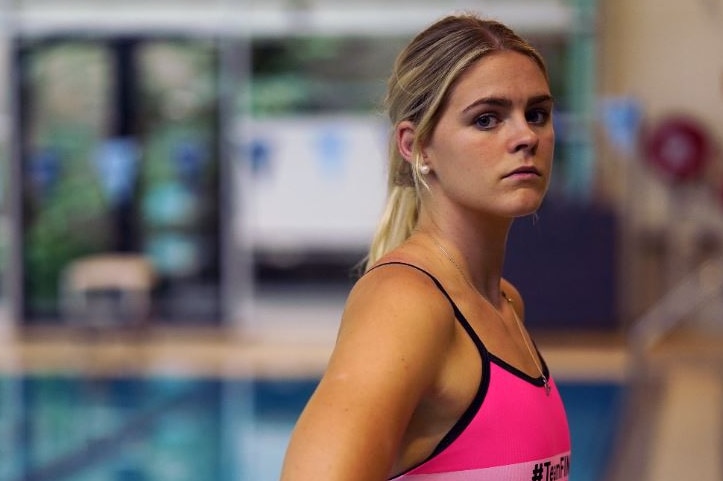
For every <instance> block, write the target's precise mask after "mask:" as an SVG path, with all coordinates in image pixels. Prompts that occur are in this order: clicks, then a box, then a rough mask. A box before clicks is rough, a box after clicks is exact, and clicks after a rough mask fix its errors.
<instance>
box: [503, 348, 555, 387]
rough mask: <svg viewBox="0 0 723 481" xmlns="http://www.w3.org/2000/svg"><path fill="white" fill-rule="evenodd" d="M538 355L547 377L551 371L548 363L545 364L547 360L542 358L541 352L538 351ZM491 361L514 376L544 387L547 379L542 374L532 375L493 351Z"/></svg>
mask: <svg viewBox="0 0 723 481" xmlns="http://www.w3.org/2000/svg"><path fill="white" fill-rule="evenodd" d="M537 357H538V359H539V360H540V362H542V372H543V373H544V374H545V377H546V378H549V377H550V373H549V372H548V370H547V365H546V364H545V361H544V360H543V359H542V356H540V354H539V353H537ZM490 361H492V362H494V363H495V364H497V365H498V366H499V367H500V368H502V369H504V370H505V371H507V372H509V373H510V374H512V375H513V376H516V377H518V378H520V379H522V380H523V381H526V382H529V383H530V384H532V385H534V386H538V387H543V386H544V385H545V379H544V378H543V377H542V376H537V377H534V376H530V375H529V374H527V373H526V372H524V371H521V370H520V369H517V368H516V367H515V366H513V365H512V364H509V363H508V362H507V361H505V360H504V359H501V358H499V357H497V356H495V355H494V354H492V353H490Z"/></svg>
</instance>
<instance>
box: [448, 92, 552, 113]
mask: <svg viewBox="0 0 723 481" xmlns="http://www.w3.org/2000/svg"><path fill="white" fill-rule="evenodd" d="M545 102H554V99H553V98H552V95H550V94H542V95H535V96H534V97H530V99H529V100H528V101H527V105H537V104H541V103H545ZM480 105H491V106H496V107H505V108H510V107H512V101H511V100H510V99H508V98H505V97H483V98H481V99H477V100H475V101H474V102H472V103H471V104H470V105H468V106H467V107H465V108H464V110H462V112H463V113H466V112H468V111H470V110H472V109H474V108H476V107H478V106H480Z"/></svg>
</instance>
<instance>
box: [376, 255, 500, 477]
mask: <svg viewBox="0 0 723 481" xmlns="http://www.w3.org/2000/svg"><path fill="white" fill-rule="evenodd" d="M394 264H397V265H403V266H408V267H412V268H414V269H417V270H418V271H420V272H422V273H424V274H426V275H427V276H428V277H429V278H430V279H431V280H432V282H434V284H435V285H436V286H437V288H438V289H439V290H440V291H441V292H442V294H444V296H445V297H446V298H447V300H448V301H449V304H450V305H451V306H452V310H453V311H454V317H455V319H457V321H458V322H459V323H460V324H461V325H462V327H463V328H464V330H465V331H466V332H467V334H468V335H469V337H470V338H471V339H472V341H473V342H474V344H475V346H476V347H477V351H479V353H480V357H481V360H482V375H481V379H480V384H479V387H478V388H477V392H476V393H475V396H474V398H473V399H472V402H471V403H470V405H469V406H468V407H467V409H465V411H464V413H462V415H461V416H460V418H459V419H458V420H457V422H456V423H455V424H454V426H452V428H451V429H450V430H449V431H448V432H447V434H445V435H444V437H443V438H442V440H441V441H440V442H439V443H438V444H437V446H436V447H435V448H434V450H433V451H432V453H431V454H430V455H429V456H427V457H426V458H425V459H424V460H423V461H421V462H420V463H419V464H416V465H414V466H412V467H411V468H409V469H407V470H404V471H403V472H401V473H399V474H396V475H395V477H398V476H401V475H403V474H405V473H408V472H409V471H411V470H412V469H415V468H416V467H418V466H421V465H422V464H424V463H426V462H427V461H429V460H430V459H432V458H433V457H435V456H437V455H438V454H439V453H441V452H442V451H444V449H445V448H446V447H447V446H449V445H450V444H452V443H453V442H454V440H455V439H457V438H458V437H459V436H460V434H462V432H463V431H464V430H465V429H466V428H467V426H468V425H469V423H471V422H472V419H474V417H475V415H476V414H477V412H478V411H479V409H480V407H481V406H482V402H483V401H484V398H485V396H486V395H487V389H488V388H489V384H490V357H491V356H492V355H491V354H490V353H489V352H488V351H487V348H486V347H485V345H484V343H483V342H482V340H481V339H480V338H479V336H478V335H477V333H476V332H475V331H474V329H473V328H472V325H471V324H470V323H469V321H467V319H466V318H465V317H464V314H462V312H461V311H460V310H459V308H458V307H457V305H456V304H455V303H454V301H453V300H452V297H451V296H450V295H449V294H448V293H447V291H446V290H445V289H444V287H443V286H442V283H441V282H439V281H438V280H437V278H436V277H434V276H433V275H432V274H430V273H429V272H427V271H425V270H424V269H422V268H421V267H417V266H415V265H414V264H407V263H406V262H398V261H393V262H385V263H383V264H378V265H376V266H374V267H373V268H372V269H376V268H377V267H382V266H387V265H394ZM372 269H370V271H371V270H372Z"/></svg>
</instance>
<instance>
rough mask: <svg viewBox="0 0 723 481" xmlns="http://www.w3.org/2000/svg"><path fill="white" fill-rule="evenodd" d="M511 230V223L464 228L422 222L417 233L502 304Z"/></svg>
mask: <svg viewBox="0 0 723 481" xmlns="http://www.w3.org/2000/svg"><path fill="white" fill-rule="evenodd" d="M460 225H461V224H460ZM508 230H509V223H508V224H507V226H505V227H504V228H503V229H499V228H498V229H460V228H453V227H452V226H451V225H448V226H442V225H437V224H435V223H432V222H430V223H428V224H425V223H422V222H420V224H419V225H418V227H417V229H416V232H417V233H418V234H419V235H421V237H422V238H425V241H426V242H427V243H428V245H429V247H430V248H432V249H434V250H435V251H438V252H439V253H440V254H441V255H442V256H443V257H445V258H446V261H447V262H449V263H450V264H452V265H453V266H454V267H455V268H456V269H457V270H458V271H459V273H460V275H462V277H464V279H465V281H466V282H467V283H469V284H470V285H471V287H473V288H474V289H475V290H477V291H478V292H479V293H480V294H481V295H482V296H484V297H486V298H487V299H488V300H490V302H492V303H493V304H495V305H497V306H498V305H499V303H500V302H501V298H502V297H501V296H502V293H501V291H500V280H501V278H502V267H503V264H504V259H505V246H506V243H507V232H508Z"/></svg>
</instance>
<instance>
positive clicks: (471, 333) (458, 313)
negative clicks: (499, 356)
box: [367, 261, 487, 354]
mask: <svg viewBox="0 0 723 481" xmlns="http://www.w3.org/2000/svg"><path fill="white" fill-rule="evenodd" d="M395 264H396V265H402V266H408V267H412V268H414V269H417V270H418V271H419V272H422V273H424V274H426V275H427V277H429V278H430V279H432V282H434V285H436V286H437V289H439V290H440V292H441V293H442V294H444V297H446V298H447V300H448V301H449V304H450V306H452V310H453V311H454V317H455V318H456V319H457V320H458V321H459V323H460V324H462V327H464V330H465V331H467V334H468V335H469V337H471V338H472V341H474V343H475V345H476V346H477V349H479V351H480V353H481V354H484V353H486V352H487V349H486V348H485V346H484V344H483V343H482V340H481V339H480V338H479V336H478V335H477V333H476V332H475V330H474V329H472V325H471V324H470V323H469V321H467V318H466V317H464V314H462V311H460V310H459V308H458V307H457V304H455V303H454V301H453V300H452V296H450V295H449V294H448V293H447V290H446V289H445V288H444V286H442V283H441V282H439V280H438V279H437V278H436V277H434V276H433V275H432V274H431V273H429V272H427V271H426V270H424V269H422V268H421V267H419V266H415V265H414V264H409V263H407V262H401V261H389V262H383V263H381V264H377V265H375V266H374V267H372V268H371V269H369V271H367V272H370V271H372V270H374V269H377V268H379V267H383V266H388V265H395Z"/></svg>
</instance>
